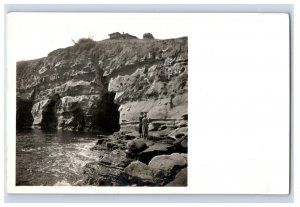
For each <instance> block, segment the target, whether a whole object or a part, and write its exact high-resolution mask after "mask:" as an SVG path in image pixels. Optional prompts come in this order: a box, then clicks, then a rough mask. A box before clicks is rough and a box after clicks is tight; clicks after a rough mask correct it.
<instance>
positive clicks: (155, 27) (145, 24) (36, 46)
mask: <svg viewBox="0 0 300 207" xmlns="http://www.w3.org/2000/svg"><path fill="white" fill-rule="evenodd" d="M162 15H163V14H159V13H157V14H156V15H154V16H153V14H134V13H132V14H128V13H127V14H124V13H123V14H108V13H10V14H9V15H8V29H7V31H8V34H7V39H8V41H9V43H10V44H9V46H11V45H12V47H11V49H12V50H14V51H13V54H14V56H15V59H16V60H17V61H20V60H29V59H36V58H40V57H45V56H47V54H48V53H49V52H51V51H53V50H56V49H58V48H64V47H68V46H71V45H73V42H72V40H75V41H77V40H78V39H80V38H88V37H91V38H93V39H94V40H96V41H100V40H103V39H107V38H108V34H110V33H113V32H121V33H122V32H125V33H129V34H132V35H135V36H137V37H138V38H142V37H143V34H144V33H146V32H151V33H152V34H153V36H154V37H155V38H157V39H169V38H176V37H181V36H187V33H186V32H184V30H181V29H179V28H180V27H179V26H178V25H181V27H184V21H181V20H180V18H174V16H172V15H169V16H167V17H166V18H161V16H162ZM177 15H178V14H177ZM177 26H178V27H177Z"/></svg>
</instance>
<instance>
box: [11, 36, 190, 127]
mask: <svg viewBox="0 0 300 207" xmlns="http://www.w3.org/2000/svg"><path fill="white" fill-rule="evenodd" d="M187 51H188V45H187V38H186V37H183V38H178V39H168V40H156V39H153V40H151V41H149V40H140V39H124V40H109V39H108V40H103V41H99V42H96V41H93V40H91V39H81V40H79V41H78V42H77V43H75V45H74V46H71V47H67V48H63V49H58V50H55V51H53V52H51V53H49V54H48V56H47V57H44V58H40V59H36V60H29V61H20V62H18V63H17V97H20V100H22V101H23V102H20V101H18V102H17V104H18V106H17V107H18V109H20V108H24V106H25V105H23V103H25V102H28V103H31V104H32V109H31V114H32V118H30V114H29V113H28V110H25V112H24V113H23V112H20V110H19V113H18V117H17V119H18V121H17V123H20V122H22V120H24V119H25V120H27V121H26V124H25V125H27V126H30V125H31V122H32V124H33V125H34V126H39V127H42V126H44V127H46V128H47V127H54V128H62V129H67V130H80V131H81V130H83V131H97V130H102V131H103V130H105V131H111V132H113V131H118V130H119V129H120V124H121V127H122V128H126V127H133V128H134V127H136V126H137V125H136V123H134V122H136V121H137V120H138V115H139V112H141V111H146V112H148V117H149V118H152V119H153V121H152V122H153V123H155V122H160V121H161V120H164V121H166V122H170V123H171V124H174V123H175V121H176V120H177V121H178V120H179V121H180V120H182V117H181V116H182V114H186V113H187V100H188V96H187V71H188V52H187ZM54 97H59V98H58V99H57V100H54V99H55V98H54ZM30 107H31V106H30V104H29V105H27V106H26V108H27V109H30ZM22 113H23V114H22ZM27 116H29V117H28V118H26V117H27ZM31 119H33V120H31ZM153 126H154V125H153ZM155 126H156V125H155ZM153 129H154V128H153ZM155 130H156V129H155Z"/></svg>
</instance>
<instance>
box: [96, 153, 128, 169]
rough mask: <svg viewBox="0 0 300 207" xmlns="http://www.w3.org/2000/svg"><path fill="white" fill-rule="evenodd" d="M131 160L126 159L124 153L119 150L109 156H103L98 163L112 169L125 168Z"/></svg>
mask: <svg viewBox="0 0 300 207" xmlns="http://www.w3.org/2000/svg"><path fill="white" fill-rule="evenodd" d="M131 161H132V159H129V158H128V157H126V153H125V152H124V151H120V150H114V151H112V152H111V153H109V154H105V155H104V156H103V157H102V158H101V160H100V162H101V163H103V164H105V165H109V166H112V167H123V168H124V167H126V166H127V165H129V163H130V162H131Z"/></svg>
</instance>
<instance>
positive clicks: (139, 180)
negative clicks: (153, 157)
mask: <svg viewBox="0 0 300 207" xmlns="http://www.w3.org/2000/svg"><path fill="white" fill-rule="evenodd" d="M123 177H124V178H125V179H126V180H127V181H128V184H130V185H138V186H140V185H153V184H154V183H153V173H152V170H151V168H150V167H149V166H148V165H146V164H144V163H142V162H140V161H134V162H132V163H130V164H129V165H128V166H127V167H126V168H125V169H124V175H123Z"/></svg>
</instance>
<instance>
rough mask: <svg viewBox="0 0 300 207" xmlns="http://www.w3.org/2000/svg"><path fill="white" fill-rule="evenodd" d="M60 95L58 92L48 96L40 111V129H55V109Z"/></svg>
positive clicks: (56, 121)
mask: <svg viewBox="0 0 300 207" xmlns="http://www.w3.org/2000/svg"><path fill="white" fill-rule="evenodd" d="M59 100H60V97H59V95H58V94H55V95H54V96H53V97H51V98H50V102H49V103H48V105H47V106H46V107H45V109H44V110H43V112H42V122H41V129H42V130H55V129H57V124H58V120H57V115H56V109H57V105H58V102H59Z"/></svg>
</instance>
